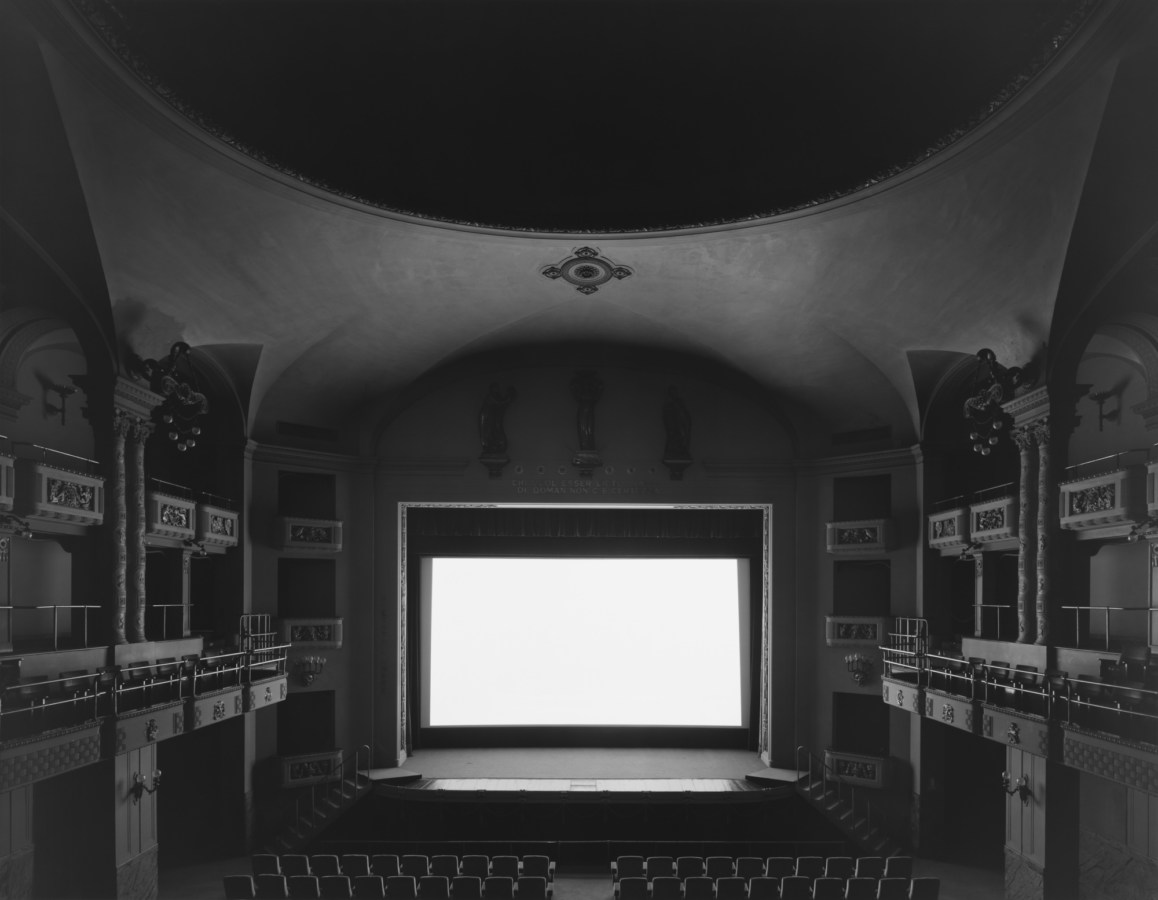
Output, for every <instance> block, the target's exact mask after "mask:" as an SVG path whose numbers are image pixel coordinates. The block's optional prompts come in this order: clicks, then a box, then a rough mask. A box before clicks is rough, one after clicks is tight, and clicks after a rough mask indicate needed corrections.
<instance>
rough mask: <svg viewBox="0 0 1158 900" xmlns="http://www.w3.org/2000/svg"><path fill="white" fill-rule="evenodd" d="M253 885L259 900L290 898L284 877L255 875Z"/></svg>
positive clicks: (267, 874) (283, 899)
mask: <svg viewBox="0 0 1158 900" xmlns="http://www.w3.org/2000/svg"><path fill="white" fill-rule="evenodd" d="M253 885H254V895H255V896H256V897H257V900H285V898H286V897H288V896H289V888H288V887H287V886H286V879H285V876H284V875H271V874H269V873H266V874H264V875H255V876H254V878H253Z"/></svg>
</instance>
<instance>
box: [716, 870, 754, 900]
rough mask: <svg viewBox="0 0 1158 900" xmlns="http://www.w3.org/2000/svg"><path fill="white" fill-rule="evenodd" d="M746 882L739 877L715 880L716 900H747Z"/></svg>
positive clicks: (729, 876)
mask: <svg viewBox="0 0 1158 900" xmlns="http://www.w3.org/2000/svg"><path fill="white" fill-rule="evenodd" d="M747 897H748V882H747V881H745V880H744V878H743V877H741V876H739V875H727V876H725V877H724V878H717V879H716V900H747Z"/></svg>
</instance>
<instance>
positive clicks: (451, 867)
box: [430, 853, 459, 879]
mask: <svg viewBox="0 0 1158 900" xmlns="http://www.w3.org/2000/svg"><path fill="white" fill-rule="evenodd" d="M430 874H431V875H441V876H442V877H443V878H452V879H453V878H457V877H458V874H459V873H458V857H457V856H453V855H451V854H449V853H440V854H438V855H437V856H432V857H430Z"/></svg>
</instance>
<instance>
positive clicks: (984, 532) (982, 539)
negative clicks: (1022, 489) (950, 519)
mask: <svg viewBox="0 0 1158 900" xmlns="http://www.w3.org/2000/svg"><path fill="white" fill-rule="evenodd" d="M1017 527H1018V522H1017V497H1015V496H1014V495H1013V494H1010V495H1008V496H1006V497H998V498H996V499H994V500H986V501H985V502H984V503H973V504H970V506H969V537H970V540H971V541H972V542H973V543H977V544H982V545H994V544H1001V545H1003V546H1009V547H1012V546H1016V543H1017Z"/></svg>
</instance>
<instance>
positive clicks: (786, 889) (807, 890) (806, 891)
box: [780, 875, 812, 900]
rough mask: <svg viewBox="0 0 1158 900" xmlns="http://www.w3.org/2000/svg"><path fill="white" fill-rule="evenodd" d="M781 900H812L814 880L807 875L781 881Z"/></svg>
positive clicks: (790, 877) (791, 876) (790, 876)
mask: <svg viewBox="0 0 1158 900" xmlns="http://www.w3.org/2000/svg"><path fill="white" fill-rule="evenodd" d="M780 900H812V879H811V878H809V877H808V876H807V875H789V876H788V877H787V878H782V879H780Z"/></svg>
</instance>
